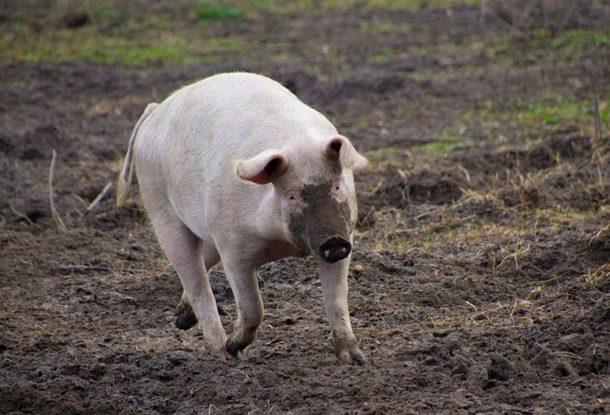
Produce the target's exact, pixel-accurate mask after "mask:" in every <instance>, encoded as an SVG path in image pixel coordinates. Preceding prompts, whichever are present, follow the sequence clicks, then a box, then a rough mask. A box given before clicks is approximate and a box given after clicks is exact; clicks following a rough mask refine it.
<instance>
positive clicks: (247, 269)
mask: <svg viewBox="0 0 610 415" xmlns="http://www.w3.org/2000/svg"><path fill="white" fill-rule="evenodd" d="M221 252H222V251H221ZM222 263H223V267H224V270H225V273H226V275H227V279H228V280H229V284H230V285H231V290H232V291H233V296H234V297H235V305H236V306H237V320H236V321H235V324H234V328H233V334H231V335H230V336H229V338H228V339H227V346H226V349H227V352H229V353H230V354H231V355H233V356H235V357H237V354H238V353H239V352H241V351H242V350H243V349H245V348H246V346H248V345H249V344H250V343H252V341H253V340H254V337H255V336H256V330H257V329H258V326H260V324H261V322H262V321H263V300H262V299H261V295H260V291H259V289H258V278H257V275H256V267H255V266H254V265H252V264H251V263H250V262H249V261H247V260H244V259H241V258H234V257H232V256H231V255H230V256H223V258H222Z"/></svg>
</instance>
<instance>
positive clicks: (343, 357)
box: [334, 339, 366, 365]
mask: <svg viewBox="0 0 610 415" xmlns="http://www.w3.org/2000/svg"><path fill="white" fill-rule="evenodd" d="M334 343H335V353H336V355H337V360H338V361H339V364H341V365H348V364H353V363H356V364H358V365H364V364H366V358H365V357H364V353H362V351H361V350H360V348H359V347H358V345H357V344H356V340H343V339H335V341H334Z"/></svg>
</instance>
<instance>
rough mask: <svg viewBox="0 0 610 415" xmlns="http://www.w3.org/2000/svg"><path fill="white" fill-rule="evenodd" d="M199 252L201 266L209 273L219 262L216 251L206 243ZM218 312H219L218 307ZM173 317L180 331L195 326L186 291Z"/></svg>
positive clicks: (194, 316)
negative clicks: (201, 257)
mask: <svg viewBox="0 0 610 415" xmlns="http://www.w3.org/2000/svg"><path fill="white" fill-rule="evenodd" d="M201 251H202V256H203V264H204V265H205V269H206V271H208V273H209V272H210V270H211V269H212V267H213V266H214V265H216V264H217V263H218V261H220V255H219V254H218V250H217V249H216V248H215V247H214V246H212V245H211V244H208V243H203V245H202V247H201ZM218 311H219V312H221V310H220V307H219V309H218ZM221 314H222V312H221ZM175 315H176V321H175V324H176V327H177V328H179V329H180V330H188V329H190V328H191V327H193V326H195V325H196V324H197V316H196V315H195V312H194V311H193V307H191V303H190V302H189V299H188V294H187V293H186V291H183V292H182V298H181V299H180V303H179V304H178V307H176V313H175Z"/></svg>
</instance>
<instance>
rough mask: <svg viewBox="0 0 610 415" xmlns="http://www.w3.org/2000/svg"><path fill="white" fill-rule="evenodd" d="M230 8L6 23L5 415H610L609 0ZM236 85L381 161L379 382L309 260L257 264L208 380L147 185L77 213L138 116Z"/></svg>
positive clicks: (129, 10)
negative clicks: (250, 82)
mask: <svg viewBox="0 0 610 415" xmlns="http://www.w3.org/2000/svg"><path fill="white" fill-rule="evenodd" d="M543 3H544V4H545V5H543ZM223 4H224V5H222V6H212V5H211V4H210V3H195V2H176V3H174V2H153V1H145V0H139V1H137V2H130V3H129V4H127V2H121V1H113V2H100V1H82V2H80V1H70V0H66V1H60V2H44V1H31V0H30V1H7V2H2V3H0V36H1V37H0V413H2V414H61V415H68V414H80V413H83V414H113V415H115V414H140V413H146V414H173V413H179V414H200V413H208V414H246V413H250V414H255V413H256V414H267V413H278V414H279V413H293V414H322V413H337V414H341V413H353V414H383V413H409V414H411V413H412V414H421V413H430V414H456V413H465V414H467V413H483V414H492V413H493V414H495V413H506V414H514V413H527V414H589V413H608V411H610V402H609V399H610V371H609V368H608V360H609V356H610V177H609V176H610V152H609V151H608V148H609V147H608V144H609V143H610V136H609V135H608V131H610V120H609V116H608V114H609V109H608V104H609V103H610V85H609V83H608V79H610V54H609V49H610V41H609V37H608V36H609V35H608V33H609V32H608V27H609V25H610V14H609V9H608V6H607V5H605V3H604V2H599V1H575V2H567V1H564V2H562V1H555V2H553V1H551V2H540V1H533V2H520V1H512V2H502V5H501V4H499V2H494V1H487V2H485V4H484V5H483V6H484V7H481V3H480V2H479V1H468V2H460V1H451V0H445V1H443V0H431V1H427V2H426V1H415V0H412V1H405V0H403V1H398V2H394V4H392V2H387V1H361V2H330V1H317V2H316V1H295V2H290V3H289V5H288V6H285V7H283V6H282V5H281V2H276V1H258V2H257V1H249V2H229V3H223ZM227 4H228V5H227ZM532 4H534V5H538V6H539V7H538V6H535V7H534V6H532ZM482 12H483V14H482ZM233 70H247V71H255V72H259V73H263V74H265V75H268V76H271V77H273V78H276V79H278V80H279V81H281V82H282V83H283V84H284V85H286V86H287V87H288V88H289V89H291V90H292V91H293V92H295V93H296V94H297V95H298V96H299V97H301V99H303V100H304V101H305V102H306V103H308V104H310V105H312V106H313V107H315V108H317V109H319V110H320V111H322V112H323V113H325V114H326V115H327V116H328V117H329V118H330V119H331V120H332V121H333V122H334V123H335V125H337V127H338V128H339V130H340V131H341V132H342V133H343V134H345V135H346V136H348V137H350V138H351V139H352V140H353V142H354V143H355V145H356V147H357V148H358V149H360V150H362V151H363V153H364V154H365V155H366V156H367V157H368V158H369V159H370V161H371V167H370V168H369V169H368V170H367V171H365V172H363V173H361V174H358V176H357V177H356V181H357V186H358V197H359V201H360V219H359V224H358V232H357V237H356V239H357V242H356V246H355V252H354V255H353V265H352V270H351V271H350V277H349V279H350V282H349V283H350V310H351V312H352V318H353V325H354V330H355V333H356V336H357V337H358V338H359V340H360V342H361V348H362V350H363V351H364V352H365V353H366V355H367V356H368V359H369V363H368V364H367V365H366V366H340V365H339V364H338V363H337V361H336V359H335V357H334V355H333V353H332V350H331V347H330V342H329V339H330V333H329V329H328V325H327V323H326V320H325V316H324V311H323V307H322V301H321V291H320V283H319V280H318V278H317V276H316V272H315V264H314V262H313V261H311V260H292V259H287V260H281V261H278V262H276V263H272V264H268V265H267V266H265V267H263V268H262V269H261V270H260V285H261V291H262V296H263V301H264V303H265V321H264V323H263V326H262V327H261V329H260V331H259V334H258V338H257V339H256V341H255V342H254V343H253V344H252V345H251V346H250V347H249V348H248V349H246V350H245V353H244V354H243V355H242V356H241V357H240V359H239V360H234V361H231V362H228V363H222V362H220V361H217V360H215V359H214V358H212V357H211V356H210V355H209V354H208V353H207V352H206V351H205V350H204V348H203V338H202V334H201V332H200V330H199V329H195V328H193V329H191V330H189V331H180V330H178V329H176V328H175V326H174V323H173V321H174V309H175V306H176V305H177V304H178V301H179V298H180V294H181V287H180V283H179V280H178V278H177V276H176V274H175V272H174V270H173V269H172V267H171V265H169V264H168V262H167V260H166V259H165V258H164V256H163V253H162V252H161V250H160V248H159V246H158V244H157V242H156V241H155V237H154V234H153V232H152V229H151V227H150V225H149V224H148V221H147V218H146V216H145V213H144V211H143V210H142V208H141V207H140V206H139V203H138V197H137V190H136V191H135V192H134V198H133V200H132V201H131V202H129V203H128V205H127V207H124V208H121V209H116V208H115V207H114V197H113V196H111V195H110V194H109V195H106V196H105V197H104V198H103V199H102V200H101V201H100V202H99V203H98V204H97V205H96V206H94V208H93V209H90V210H87V206H88V205H89V204H90V203H91V202H92V201H93V200H94V199H95V198H96V196H97V195H98V194H100V192H101V191H102V189H103V188H104V187H105V186H106V184H107V183H109V182H113V181H114V180H115V178H116V175H117V172H118V170H119V168H120V165H121V163H122V157H123V154H124V151H125V150H126V146H127V140H128V137H129V134H130V132H131V129H132V128H133V125H134V124H135V122H136V120H137V119H138V117H139V115H140V113H141V112H142V110H143V109H144V107H145V106H146V104H147V103H148V102H151V101H156V102H158V101H160V100H162V99H164V97H166V96H167V95H168V94H169V93H171V92H172V91H173V90H175V89H176V88H179V87H180V86H182V85H185V84H188V83H190V82H192V81H195V80H198V79H200V78H203V77H205V76H208V75H211V74H214V73H218V72H223V71H233ZM594 91H596V93H594ZM596 96H597V98H596ZM596 123H598V124H599V126H600V127H601V133H600V131H599V128H596ZM53 151H55V152H56V155H57V156H56V160H55V163H54V169H53V186H52V189H51V188H50V186H49V176H50V163H51V158H52V153H53ZM50 190H52V194H53V198H52V199H53V201H54V204H55V208H56V211H57V215H58V217H59V218H60V219H61V221H62V222H63V226H62V225H61V224H60V223H59V220H58V219H57V217H54V215H53V212H52V210H51V207H50V196H49V192H50ZM211 279H212V285H213V289H214V291H215V293H216V297H217V300H218V303H219V306H221V307H222V309H223V311H224V313H223V319H224V323H225V327H227V329H228V331H229V332H230V331H231V322H232V317H233V316H234V313H235V308H234V304H233V298H232V294H231V290H230V288H229V285H228V283H227V282H226V280H225V278H224V276H223V273H222V270H221V268H217V269H215V270H214V271H213V272H212V277H211Z"/></svg>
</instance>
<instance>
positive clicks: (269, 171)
mask: <svg viewBox="0 0 610 415" xmlns="http://www.w3.org/2000/svg"><path fill="white" fill-rule="evenodd" d="M366 164H367V160H366V158H364V157H363V156H361V155H360V154H359V153H358V152H357V151H356V149H355V148H354V146H353V145H352V143H351V142H350V141H349V140H348V139H347V138H345V137H343V136H340V135H335V136H333V137H330V138H328V139H326V140H321V141H316V142H315V144H314V145H313V146H312V145H311V141H306V142H304V143H303V144H302V145H301V146H299V147H298V148H291V149H285V150H282V149H280V150H265V151H263V152H261V153H259V154H257V155H255V156H253V157H252V158H249V159H246V160H239V161H238V162H237V163H236V172H237V175H238V176H239V177H240V178H241V179H243V180H247V181H250V182H253V183H256V184H259V185H263V186H269V187H268V190H269V193H268V195H267V197H268V201H269V203H268V204H265V206H266V207H267V208H266V210H265V212H260V214H262V215H264V216H265V219H264V220H265V224H266V233H267V234H271V235H273V238H278V239H282V240H285V241H287V242H289V243H291V244H292V245H293V246H294V247H296V248H297V249H298V250H299V251H300V252H301V253H302V254H312V255H315V256H317V257H319V258H320V259H322V260H323V261H326V262H330V263H332V262H337V261H340V260H342V259H344V258H346V257H347V256H348V255H349V254H350V252H351V249H352V245H351V243H352V235H353V231H354V226H355V223H356V219H357V216H358V206H357V203H356V194H355V190H354V179H353V174H352V171H353V170H356V169H359V168H362V167H364V166H365V165H366Z"/></svg>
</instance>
